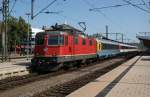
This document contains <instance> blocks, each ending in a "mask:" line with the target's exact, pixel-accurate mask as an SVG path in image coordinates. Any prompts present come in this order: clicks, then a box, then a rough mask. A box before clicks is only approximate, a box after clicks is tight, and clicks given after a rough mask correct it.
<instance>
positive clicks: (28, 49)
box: [26, 13, 31, 60]
mask: <svg viewBox="0 0 150 97" xmlns="http://www.w3.org/2000/svg"><path fill="white" fill-rule="evenodd" d="M26 15H27V16H28V32H27V60H28V59H29V51H30V39H29V33H30V28H29V17H30V15H31V14H30V13H26Z"/></svg>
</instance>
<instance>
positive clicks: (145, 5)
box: [141, 0, 150, 9]
mask: <svg viewBox="0 0 150 97" xmlns="http://www.w3.org/2000/svg"><path fill="white" fill-rule="evenodd" d="M141 1H142V2H143V3H144V4H145V6H146V8H147V9H150V8H149V6H148V5H147V3H146V2H145V1H144V0H141Z"/></svg>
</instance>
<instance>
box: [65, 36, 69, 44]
mask: <svg viewBox="0 0 150 97" xmlns="http://www.w3.org/2000/svg"><path fill="white" fill-rule="evenodd" d="M65 44H66V45H68V36H66V38H65Z"/></svg>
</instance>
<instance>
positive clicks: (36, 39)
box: [35, 35, 44, 45]
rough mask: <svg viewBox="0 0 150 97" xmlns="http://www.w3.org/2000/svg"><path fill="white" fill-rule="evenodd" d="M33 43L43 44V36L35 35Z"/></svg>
mask: <svg viewBox="0 0 150 97" xmlns="http://www.w3.org/2000/svg"><path fill="white" fill-rule="evenodd" d="M35 44H36V45H43V44H44V36H43V35H37V36H36V38H35Z"/></svg>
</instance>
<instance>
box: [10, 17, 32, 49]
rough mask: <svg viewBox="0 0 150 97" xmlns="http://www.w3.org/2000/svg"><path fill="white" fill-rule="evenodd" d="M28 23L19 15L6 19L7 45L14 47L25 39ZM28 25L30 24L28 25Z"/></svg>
mask: <svg viewBox="0 0 150 97" xmlns="http://www.w3.org/2000/svg"><path fill="white" fill-rule="evenodd" d="M28 25H29V24H27V23H26V21H25V20H24V19H23V18H22V17H19V19H17V18H15V17H9V19H8V46H9V47H10V48H14V47H15V45H19V44H21V41H23V40H25V39H27V32H28ZM29 27H30V25H29Z"/></svg>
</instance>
